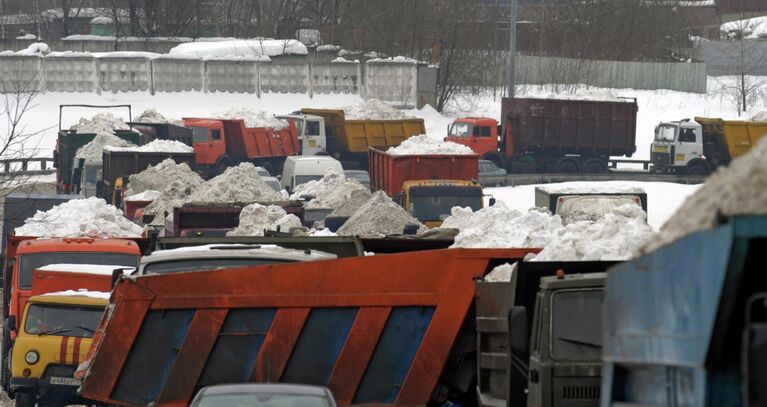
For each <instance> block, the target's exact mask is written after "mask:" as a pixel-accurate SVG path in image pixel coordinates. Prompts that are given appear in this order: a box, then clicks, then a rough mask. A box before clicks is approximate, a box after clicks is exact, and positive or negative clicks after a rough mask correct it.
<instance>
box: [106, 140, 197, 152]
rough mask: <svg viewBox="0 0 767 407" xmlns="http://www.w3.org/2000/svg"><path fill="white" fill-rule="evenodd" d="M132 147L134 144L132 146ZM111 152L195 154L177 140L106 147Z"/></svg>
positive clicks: (191, 148)
mask: <svg viewBox="0 0 767 407" xmlns="http://www.w3.org/2000/svg"><path fill="white" fill-rule="evenodd" d="M131 145H132V144H131ZM104 149H105V150H109V151H135V152H141V153H193V152H194V148H193V147H191V146H188V145H186V144H184V143H182V142H180V141H176V140H160V139H157V140H152V141H151V142H150V143H147V144H144V145H143V146H139V147H135V146H134V147H116V146H111V145H109V146H106V147H105V148H104Z"/></svg>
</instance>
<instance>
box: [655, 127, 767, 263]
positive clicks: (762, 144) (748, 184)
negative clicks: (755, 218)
mask: <svg viewBox="0 0 767 407" xmlns="http://www.w3.org/2000/svg"><path fill="white" fill-rule="evenodd" d="M720 213H721V214H722V215H724V216H734V215H751V214H767V138H763V139H762V140H760V141H759V143H757V145H756V146H754V147H752V148H751V151H749V152H748V153H746V154H744V155H742V156H740V157H738V158H737V159H735V160H733V161H732V162H731V163H730V165H729V166H728V167H720V168H719V169H718V170H717V171H716V172H715V173H713V174H711V176H709V177H708V179H707V180H706V183H705V184H703V186H702V187H700V188H699V189H698V190H697V191H696V192H695V193H694V194H693V195H692V196H690V197H689V198H687V200H686V201H685V202H684V203H683V204H682V206H680V207H679V209H678V210H677V211H676V213H675V214H674V215H673V216H672V217H671V218H670V219H669V220H668V221H667V222H666V224H665V225H663V227H662V228H661V230H660V232H659V233H658V234H657V235H656V237H655V238H654V239H653V240H651V241H650V242H648V243H647V245H645V246H644V247H642V252H643V253H649V252H651V251H653V250H655V249H658V248H660V247H661V246H664V245H666V244H669V243H671V242H673V241H675V240H677V239H679V238H681V237H684V236H686V235H689V234H691V233H694V232H697V231H700V230H705V229H711V228H714V227H716V225H717V218H718V214H720Z"/></svg>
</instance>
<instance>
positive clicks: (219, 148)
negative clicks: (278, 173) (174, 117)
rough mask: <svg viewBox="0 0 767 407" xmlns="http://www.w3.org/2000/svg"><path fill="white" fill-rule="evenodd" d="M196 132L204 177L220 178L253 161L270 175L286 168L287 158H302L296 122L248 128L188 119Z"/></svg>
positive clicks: (240, 123) (228, 122) (241, 124)
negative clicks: (236, 165) (277, 127)
mask: <svg viewBox="0 0 767 407" xmlns="http://www.w3.org/2000/svg"><path fill="white" fill-rule="evenodd" d="M184 126H186V127H188V128H190V129H192V138H193V146H194V153H195V157H196V158H195V164H196V166H197V168H198V169H199V170H200V171H201V172H203V173H204V175H208V176H211V175H217V174H220V173H222V172H223V171H224V170H225V169H226V168H227V167H229V166H231V165H235V164H237V163H240V162H245V161H249V162H253V163H255V164H256V165H260V166H262V167H264V168H266V169H267V170H268V171H269V173H272V174H274V173H275V170H279V169H281V168H282V162H283V161H284V159H285V157H287V156H290V155H298V154H299V153H300V151H301V146H300V144H299V141H298V135H297V134H298V132H297V129H296V125H295V123H293V122H290V123H288V124H287V126H286V127H284V128H281V129H276V128H271V127H247V126H246V125H245V121H244V120H242V119H237V120H223V119H201V118H185V119H184Z"/></svg>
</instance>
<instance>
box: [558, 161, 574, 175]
mask: <svg viewBox="0 0 767 407" xmlns="http://www.w3.org/2000/svg"><path fill="white" fill-rule="evenodd" d="M554 168H555V170H556V172H558V173H562V174H577V173H578V172H579V171H578V163H577V162H575V160H573V159H572V158H562V159H560V160H559V161H557V165H555V166H554Z"/></svg>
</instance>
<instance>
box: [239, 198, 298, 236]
mask: <svg viewBox="0 0 767 407" xmlns="http://www.w3.org/2000/svg"><path fill="white" fill-rule="evenodd" d="M299 226H301V219H298V217H297V216H296V215H293V214H288V213H287V212H285V210H284V209H282V207H280V206H277V205H269V206H264V205H260V204H257V203H254V204H250V205H248V206H246V207H244V208H242V212H240V225H239V226H238V227H236V228H234V230H232V231H230V232H227V234H226V235H227V236H263V235H264V229H269V230H280V231H282V232H289V231H290V228H292V227H299Z"/></svg>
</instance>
